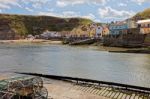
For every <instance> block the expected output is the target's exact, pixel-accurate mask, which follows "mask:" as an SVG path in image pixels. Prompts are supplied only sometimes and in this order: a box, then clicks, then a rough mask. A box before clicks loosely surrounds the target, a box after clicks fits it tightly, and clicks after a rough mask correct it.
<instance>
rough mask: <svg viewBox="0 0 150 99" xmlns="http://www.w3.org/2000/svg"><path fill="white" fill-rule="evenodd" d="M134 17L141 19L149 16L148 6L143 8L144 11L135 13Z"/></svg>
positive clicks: (149, 9)
mask: <svg viewBox="0 0 150 99" xmlns="http://www.w3.org/2000/svg"><path fill="white" fill-rule="evenodd" d="M135 17H139V18H142V19H148V18H150V8H148V9H145V10H144V11H142V12H139V13H137V14H136V15H135V16H134V17H133V18H135Z"/></svg>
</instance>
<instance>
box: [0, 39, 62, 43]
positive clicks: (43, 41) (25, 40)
mask: <svg viewBox="0 0 150 99" xmlns="http://www.w3.org/2000/svg"><path fill="white" fill-rule="evenodd" d="M0 43H46V44H62V41H52V40H43V39H34V40H28V39H19V40H0Z"/></svg>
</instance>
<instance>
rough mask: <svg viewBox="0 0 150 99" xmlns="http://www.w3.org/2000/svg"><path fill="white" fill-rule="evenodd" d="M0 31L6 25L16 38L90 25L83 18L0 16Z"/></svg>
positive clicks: (87, 20)
mask: <svg viewBox="0 0 150 99" xmlns="http://www.w3.org/2000/svg"><path fill="white" fill-rule="evenodd" d="M0 23H1V24H0V31H1V32H3V31H2V30H5V29H4V28H3V27H4V26H5V28H6V25H7V28H9V29H10V30H11V31H14V32H15V34H16V35H17V36H26V35H28V34H32V35H38V34H41V33H42V32H43V31H44V30H49V31H72V30H73V29H74V28H76V27H79V26H82V25H88V24H90V23H92V21H91V20H89V19H84V18H58V17H51V16H27V15H9V14H0Z"/></svg>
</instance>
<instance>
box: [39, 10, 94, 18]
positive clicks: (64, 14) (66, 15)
mask: <svg viewBox="0 0 150 99" xmlns="http://www.w3.org/2000/svg"><path fill="white" fill-rule="evenodd" d="M38 15H46V16H55V17H63V18H72V17H80V18H87V19H91V20H96V17H95V15H93V14H92V13H89V14H88V15H81V14H80V13H79V12H73V11H64V12H62V13H59V14H58V13H54V12H39V13H38Z"/></svg>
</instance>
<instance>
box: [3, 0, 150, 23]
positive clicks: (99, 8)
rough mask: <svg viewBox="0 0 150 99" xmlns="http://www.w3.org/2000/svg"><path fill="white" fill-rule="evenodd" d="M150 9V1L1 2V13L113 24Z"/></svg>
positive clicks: (7, 0) (53, 0) (57, 0)
mask: <svg viewBox="0 0 150 99" xmlns="http://www.w3.org/2000/svg"><path fill="white" fill-rule="evenodd" d="M146 8H150V0H0V13H6V14H23V15H46V16H57V17H69V18H70V17H82V18H89V19H91V20H93V21H95V22H111V21H119V20H124V19H127V18H129V17H132V16H133V15H135V14H136V13H137V12H140V11H143V10H144V9H146Z"/></svg>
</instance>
